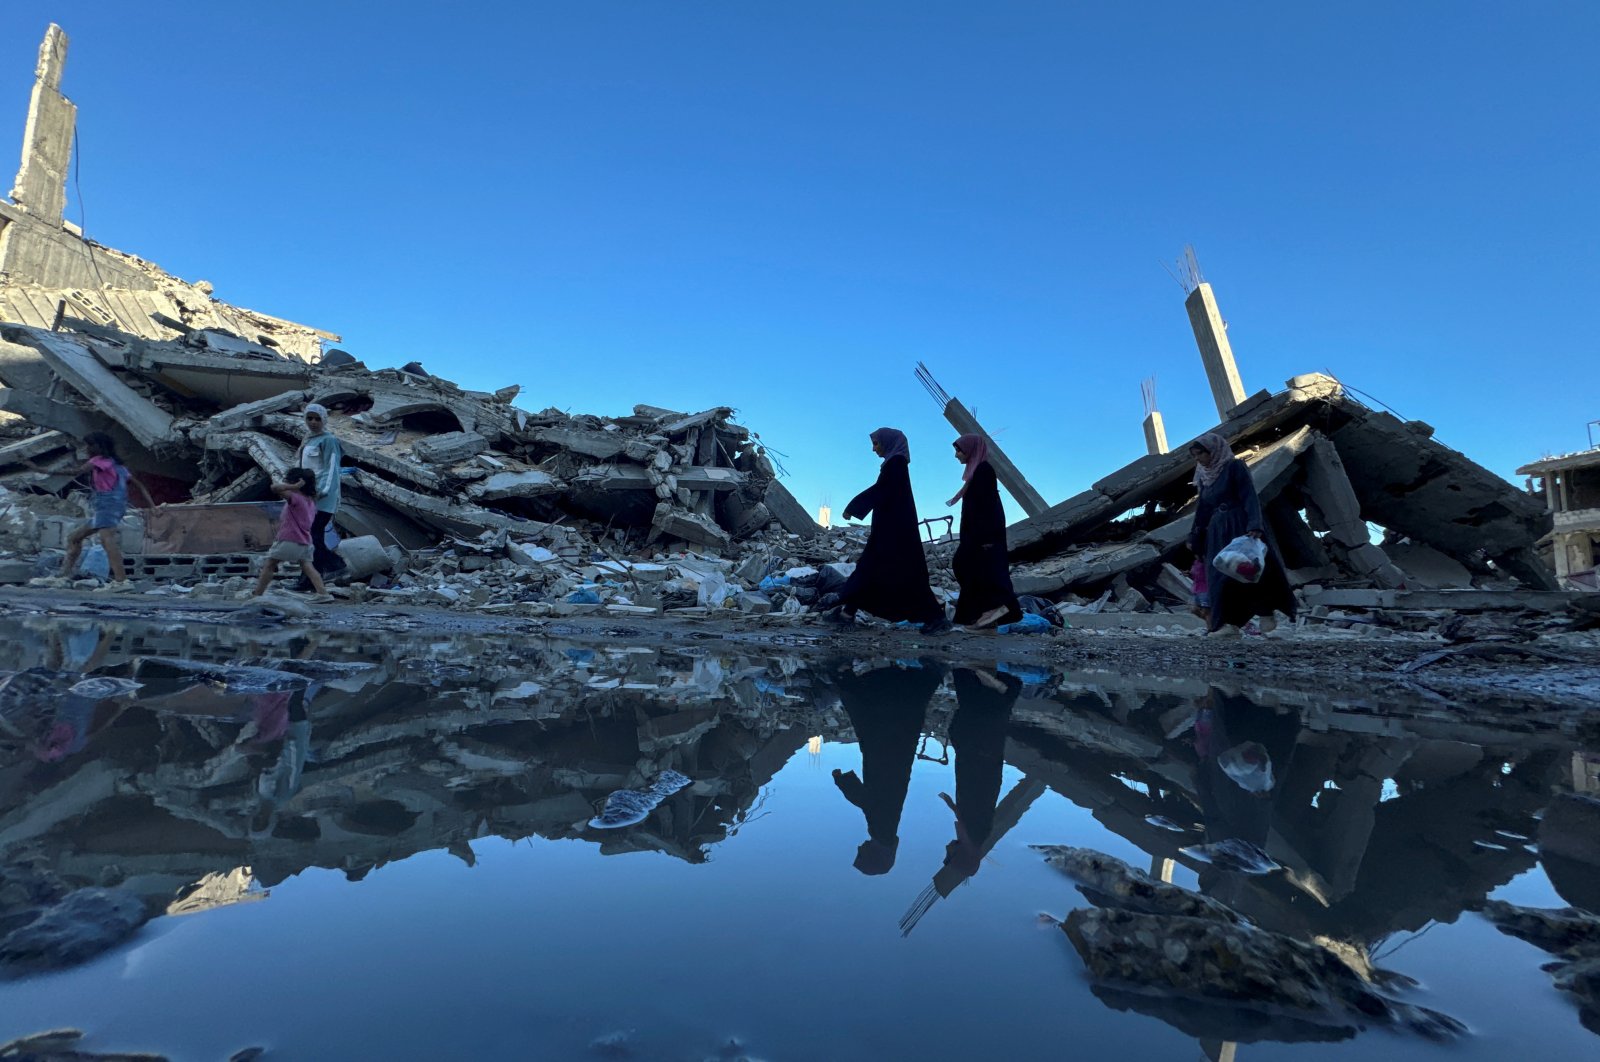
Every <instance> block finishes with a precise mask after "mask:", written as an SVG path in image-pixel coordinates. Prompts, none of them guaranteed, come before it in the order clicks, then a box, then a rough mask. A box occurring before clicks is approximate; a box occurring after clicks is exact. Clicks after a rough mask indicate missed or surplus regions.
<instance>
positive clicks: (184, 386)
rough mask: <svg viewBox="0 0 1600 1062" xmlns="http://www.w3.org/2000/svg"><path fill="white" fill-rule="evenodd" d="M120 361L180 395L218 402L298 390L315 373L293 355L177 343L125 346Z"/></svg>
mask: <svg viewBox="0 0 1600 1062" xmlns="http://www.w3.org/2000/svg"><path fill="white" fill-rule="evenodd" d="M123 364H124V366H126V367H127V368H128V369H129V370H132V371H136V372H139V373H140V374H141V375H146V376H149V377H151V378H152V379H155V380H157V381H158V382H160V383H161V384H162V386H164V387H167V388H169V389H171V390H172V391H174V392H176V393H178V394H180V395H184V396H186V397H193V398H202V399H205V400H206V401H208V402H215V403H216V404H218V405H224V406H233V405H237V404H239V403H248V402H259V401H262V400H264V399H272V398H276V397H278V396H280V395H282V394H284V393H285V392H289V391H304V390H305V389H306V388H307V387H308V386H309V385H310V384H311V382H312V380H314V379H315V378H316V369H315V368H314V367H313V366H311V365H308V364H307V363H306V362H304V361H301V360H300V359H298V358H288V357H281V356H274V357H273V358H272V359H267V358H241V357H237V356H235V355H231V354H222V353H216V352H212V351H206V350H201V349H197V348H193V347H187V346H184V345H182V344H177V343H162V344H155V343H150V344H144V345H142V346H140V347H138V348H135V349H132V350H130V351H128V352H127V354H125V355H124V357H123Z"/></svg>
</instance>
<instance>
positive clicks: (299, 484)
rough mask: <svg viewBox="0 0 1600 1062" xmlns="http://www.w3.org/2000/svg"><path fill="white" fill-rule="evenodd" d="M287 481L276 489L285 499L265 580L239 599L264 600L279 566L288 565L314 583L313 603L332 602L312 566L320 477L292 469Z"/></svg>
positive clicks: (265, 564) (264, 566) (263, 570)
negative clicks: (288, 563) (313, 527)
mask: <svg viewBox="0 0 1600 1062" xmlns="http://www.w3.org/2000/svg"><path fill="white" fill-rule="evenodd" d="M283 479H284V482H282V483H274V484H273V485H272V492H273V493H274V494H276V495H277V496H278V497H280V498H282V499H283V515H282V516H281V517H279V518H278V537H277V540H276V541H275V542H273V543H272V548H271V549H269V550H268V551H267V559H266V561H265V562H263V563H262V565H261V577H260V578H259V579H257V580H256V588H255V590H254V591H253V592H251V593H249V594H240V595H239V596H240V597H260V596H261V595H262V594H264V593H266V592H267V587H269V586H271V585H272V577H273V576H274V575H276V574H278V564H279V563H280V562H282V561H288V562H290V563H291V564H299V565H300V572H301V574H303V575H304V576H305V577H306V579H307V581H309V582H310V583H311V589H312V591H313V592H314V593H315V594H316V597H315V598H314V599H313V600H316V601H332V600H333V598H331V597H329V596H328V591H327V588H326V587H325V586H323V585H322V576H321V574H320V573H318V571H317V568H316V565H314V564H312V563H311V521H312V520H314V519H316V515H317V503H316V490H317V477H316V476H315V475H314V474H313V473H312V472H311V471H310V470H309V469H305V468H291V469H289V471H288V472H285V473H284V476H283Z"/></svg>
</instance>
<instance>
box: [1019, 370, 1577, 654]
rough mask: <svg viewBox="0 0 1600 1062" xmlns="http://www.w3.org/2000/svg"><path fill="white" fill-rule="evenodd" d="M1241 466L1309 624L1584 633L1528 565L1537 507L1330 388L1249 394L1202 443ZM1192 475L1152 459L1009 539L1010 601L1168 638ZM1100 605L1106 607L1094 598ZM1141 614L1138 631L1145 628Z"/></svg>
mask: <svg viewBox="0 0 1600 1062" xmlns="http://www.w3.org/2000/svg"><path fill="white" fill-rule="evenodd" d="M1211 430H1213V431H1216V432H1218V433H1220V434H1221V435H1223V436H1224V437H1225V438H1226V439H1228V441H1229V443H1230V444H1231V445H1232V446H1233V448H1234V451H1235V452H1236V453H1237V454H1238V456H1239V457H1241V458H1242V459H1243V460H1244V461H1245V463H1246V464H1247V465H1248V466H1249V468H1250V471H1251V476H1252V479H1253V480H1254V482H1255V486H1256V491H1257V493H1258V495H1259V496H1260V498H1261V503H1262V509H1263V515H1264V517H1265V520H1266V523H1267V525H1268V526H1267V533H1268V538H1269V541H1270V542H1271V543H1272V545H1273V546H1274V547H1275V549H1276V551H1277V553H1278V555H1279V556H1280V557H1281V558H1282V559H1283V562H1284V567H1285V569H1286V574H1287V575H1288V579H1289V583H1290V586H1291V587H1292V588H1293V589H1294V590H1295V593H1296V598H1297V601H1298V603H1299V605H1300V607H1301V612H1302V614H1303V615H1304V616H1305V617H1306V619H1307V620H1308V621H1309V622H1312V623H1317V624H1334V625H1340V626H1351V625H1367V626H1377V627H1383V626H1389V627H1401V628H1405V629H1413V630H1428V629H1432V628H1433V627H1435V626H1436V625H1437V624H1438V623H1439V622H1440V621H1441V620H1442V619H1444V618H1446V617H1447V616H1449V615H1453V614H1455V613H1458V612H1469V613H1479V612H1487V613H1494V614H1500V615H1505V616H1509V617H1512V618H1532V619H1534V620H1535V622H1543V621H1545V620H1552V619H1555V620H1557V621H1558V622H1560V623H1561V624H1572V623H1576V624H1579V625H1581V626H1589V625H1592V622H1593V621H1592V619H1591V618H1589V615H1590V613H1589V612H1588V610H1585V609H1583V608H1581V606H1580V605H1579V604H1578V603H1577V601H1576V598H1577V597H1578V596H1579V595H1577V594H1575V593H1573V592H1571V591H1567V590H1563V589H1561V588H1560V587H1559V586H1558V585H1557V583H1556V581H1555V578H1554V576H1553V573H1552V572H1551V570H1550V568H1549V566H1548V564H1547V563H1546V562H1545V560H1544V558H1543V557H1542V556H1541V554H1540V546H1541V540H1542V539H1544V538H1545V536H1547V534H1548V532H1549V530H1550V514H1549V513H1548V512H1546V511H1545V508H1544V506H1543V505H1542V504H1541V503H1540V501H1539V500H1538V499H1536V498H1534V497H1532V496H1530V495H1529V494H1528V493H1526V492H1524V491H1520V490H1518V489H1517V488H1515V487H1514V486H1513V485H1512V484H1510V483H1509V482H1507V481H1505V480H1504V479H1502V478H1501V477H1499V476H1497V475H1495V474H1494V473H1492V472H1490V471H1488V470H1487V469H1485V468H1483V467H1482V466H1480V465H1477V464H1475V463H1474V462H1472V461H1471V460H1470V459H1468V458H1467V457H1466V456H1464V455H1463V454H1461V453H1459V452H1457V451H1455V450H1452V449H1450V448H1449V447H1447V446H1445V445H1443V444H1442V443H1440V442H1438V441H1437V440H1436V439H1435V438H1434V437H1433V429H1432V427H1431V426H1429V425H1427V424H1424V423H1422V422H1420V421H1402V420H1400V419H1399V418H1397V417H1395V416H1393V415H1392V414H1390V413H1386V412H1380V411H1376V410H1373V409H1370V408H1368V407H1367V406H1365V405H1364V404H1362V403H1361V402H1359V401H1357V400H1356V399H1355V398H1354V397H1353V396H1352V395H1351V394H1350V393H1349V392H1348V391H1347V390H1346V389H1345V387H1344V386H1343V385H1342V384H1341V383H1340V382H1339V381H1338V380H1335V379H1333V378H1332V377H1329V376H1325V375H1321V374H1311V375H1306V376H1297V377H1295V378H1294V379H1292V380H1289V381H1288V383H1287V384H1286V386H1285V388H1284V390H1282V391H1280V392H1278V393H1276V394H1272V393H1269V392H1266V391H1262V392H1260V393H1258V394H1256V395H1255V396H1254V397H1251V398H1247V399H1245V400H1244V402H1242V403H1241V404H1239V405H1236V406H1234V407H1233V408H1232V409H1230V410H1229V411H1228V414H1227V416H1226V417H1225V418H1224V419H1223V421H1222V423H1221V424H1219V425H1218V426H1216V427H1215V428H1213V429H1211ZM1193 475H1194V461H1193V459H1192V458H1191V457H1190V456H1189V454H1188V447H1187V446H1183V447H1180V448H1179V449H1177V450H1174V451H1172V452H1170V453H1153V454H1149V455H1147V456H1145V457H1141V458H1139V459H1138V460H1136V461H1134V462H1133V463H1132V464H1129V465H1127V466H1126V467H1124V468H1122V469H1120V470H1119V471H1117V472H1114V473H1112V474H1111V475H1109V476H1106V477H1105V478H1103V479H1101V480H1099V481H1098V482H1096V483H1095V484H1093V485H1092V486H1091V487H1090V488H1089V489H1087V490H1085V491H1082V492H1081V493H1079V494H1077V495H1074V496H1073V497H1071V498H1068V499H1067V500H1066V501H1063V502H1060V503H1059V504H1056V505H1054V506H1051V507H1050V508H1049V509H1047V510H1046V511H1045V512H1043V513H1040V514H1038V515H1037V516H1032V517H1029V518H1027V519H1024V520H1022V521H1020V522H1018V523H1016V524H1014V525H1012V527H1011V528H1010V529H1009V532H1008V538H1009V545H1010V549H1011V554H1012V561H1013V573H1012V577H1013V582H1014V584H1015V586H1016V589H1017V592H1018V593H1021V594H1034V595H1040V596H1043V597H1046V598H1050V599H1053V600H1055V601H1056V602H1058V606H1059V607H1058V611H1059V612H1062V613H1065V614H1067V616H1066V618H1067V619H1068V621H1069V622H1070V621H1071V620H1072V618H1073V616H1072V615H1071V614H1072V613H1077V612H1084V611H1087V612H1092V613H1099V612H1127V613H1142V614H1144V618H1143V619H1142V620H1134V619H1131V618H1130V620H1129V622H1130V623H1132V624H1133V625H1146V626H1148V625H1153V624H1159V623H1166V622H1169V621H1170V620H1171V618H1172V616H1173V614H1178V613H1185V612H1187V611H1188V610H1189V608H1190V606H1191V605H1192V603H1193V587H1192V585H1191V583H1190V581H1189V577H1188V575H1187V573H1186V572H1187V565H1188V562H1189V559H1190V556H1189V552H1188V549H1187V546H1186V542H1187V539H1188V536H1189V532H1190V529H1191V527H1192V514H1193V511H1194V505H1195V494H1196V491H1195V488H1194V486H1193V484H1192V482H1191V480H1192V477H1193ZM1107 594H1109V597H1106V596H1105V595H1107ZM1152 613H1153V615H1152Z"/></svg>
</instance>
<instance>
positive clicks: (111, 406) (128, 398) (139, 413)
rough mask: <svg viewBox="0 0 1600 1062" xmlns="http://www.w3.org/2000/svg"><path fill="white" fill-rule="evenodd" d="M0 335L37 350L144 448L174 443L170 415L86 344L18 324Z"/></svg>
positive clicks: (164, 446) (1, 331)
mask: <svg viewBox="0 0 1600 1062" xmlns="http://www.w3.org/2000/svg"><path fill="white" fill-rule="evenodd" d="M0 334H3V335H4V337H5V338H6V339H7V340H8V341H10V342H12V343H22V344H25V345H27V346H31V347H33V348H34V349H35V350H37V351H38V352H39V355H40V357H42V358H43V359H44V361H45V363H46V364H47V365H49V366H50V368H51V370H52V371H53V372H55V373H56V375H58V376H60V377H61V378H62V379H63V380H66V381H67V383H69V384H70V385H72V388H73V390H75V391H77V392H78V393H79V394H80V395H82V396H83V397H84V398H86V399H88V400H89V401H90V402H93V403H94V404H95V406H96V408H98V409H100V410H102V411H103V412H104V413H105V414H106V415H107V416H109V417H110V418H111V419H113V420H115V421H116V422H117V423H118V424H121V425H122V426H123V427H124V428H125V429H127V431H128V434H130V435H132V436H133V437H134V438H135V439H137V440H138V441H139V443H140V445H141V446H143V447H144V448H145V449H148V450H161V449H164V448H166V447H167V446H169V445H170V444H171V443H173V442H174V438H173V431H172V426H173V420H172V415H171V414H170V413H168V412H166V411H165V410H163V409H162V408H161V407H160V406H157V405H156V404H155V403H154V402H151V401H150V400H149V399H147V398H145V397H144V396H143V395H141V394H140V393H139V392H137V391H135V390H134V389H133V388H131V387H129V386H128V385H127V384H125V383H123V382H122V381H121V380H119V379H117V376H116V374H115V373H113V372H112V371H111V370H110V369H109V368H107V367H106V365H105V363H103V362H102V361H100V359H99V358H97V357H95V356H94V354H93V353H92V352H91V351H90V350H89V347H88V345H87V344H85V343H83V342H81V341H79V340H76V339H73V338H71V337H69V336H65V335H60V334H57V333H54V332H45V331H42V330H40V329H37V328H24V327H22V326H18V325H11V326H6V327H4V328H0Z"/></svg>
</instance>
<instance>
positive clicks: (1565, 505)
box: [1556, 472, 1572, 512]
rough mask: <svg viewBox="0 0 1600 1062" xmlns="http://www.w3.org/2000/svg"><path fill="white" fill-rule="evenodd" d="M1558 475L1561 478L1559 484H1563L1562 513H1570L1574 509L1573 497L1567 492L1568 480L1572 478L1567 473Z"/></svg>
mask: <svg viewBox="0 0 1600 1062" xmlns="http://www.w3.org/2000/svg"><path fill="white" fill-rule="evenodd" d="M1556 475H1557V476H1558V477H1560V478H1559V480H1558V482H1559V483H1560V484H1561V511H1562V512H1568V511H1570V510H1571V509H1572V495H1571V494H1570V493H1569V492H1568V490H1567V480H1568V479H1570V478H1571V477H1570V476H1568V475H1567V473H1565V472H1558V473H1556Z"/></svg>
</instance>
